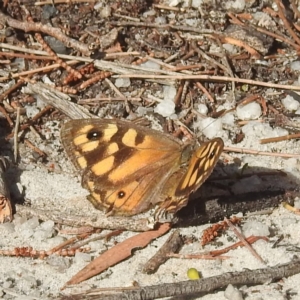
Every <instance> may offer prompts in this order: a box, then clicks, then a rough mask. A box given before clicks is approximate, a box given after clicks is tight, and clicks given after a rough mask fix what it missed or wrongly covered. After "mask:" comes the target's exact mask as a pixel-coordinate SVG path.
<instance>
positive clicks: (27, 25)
mask: <svg viewBox="0 0 300 300" xmlns="http://www.w3.org/2000/svg"><path fill="white" fill-rule="evenodd" d="M0 19H1V22H3V23H7V25H9V26H11V27H13V28H17V29H20V30H23V31H24V32H29V31H33V32H43V33H46V34H48V35H50V36H53V37H55V38H57V39H58V40H60V41H61V42H62V43H64V44H65V45H66V46H67V47H70V48H74V49H77V50H78V51H80V52H81V53H83V54H84V55H86V56H90V55H91V51H90V50H89V48H88V46H87V45H85V44H84V43H81V42H79V41H77V40H74V39H72V38H69V37H67V36H66V35H65V34H64V33H62V31H61V30H60V29H59V28H53V27H50V26H49V25H44V24H42V23H31V22H26V21H22V22H21V21H18V20H15V19H13V18H11V17H9V16H7V15H5V14H4V13H3V12H2V11H0Z"/></svg>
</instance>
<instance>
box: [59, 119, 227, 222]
mask: <svg viewBox="0 0 300 300" xmlns="http://www.w3.org/2000/svg"><path fill="white" fill-rule="evenodd" d="M61 138H62V143H63V146H64V148H65V150H66V152H67V154H68V156H69V157H70V159H71V160H72V162H73V163H74V165H75V166H76V167H77V168H78V169H79V170H80V171H81V174H82V186H83V187H84V188H87V189H88V190H89V191H90V196H89V200H90V201H91V202H92V203H93V205H94V206H95V207H96V208H97V209H101V210H106V212H107V213H109V214H116V215H128V216H129V215H135V214H138V213H141V212H144V211H146V210H148V209H149V208H150V207H153V206H156V205H158V206H159V207H160V209H161V210H163V211H166V212H171V213H175V212H176V211H177V210H179V209H180V208H181V207H183V206H185V205H186V203H187V201H188V197H189V195H190V193H192V192H193V191H195V190H196V189H197V188H198V187H199V186H200V185H201V184H202V183H203V182H204V181H205V179H206V178H207V177H208V176H209V175H210V173H211V171H212V169H213V168H214V166H215V164H216V163H217V160H218V157H219V156H220V154H221V152H222V149H223V141H222V140H221V139H219V138H217V139H214V140H212V141H209V142H207V143H204V144H203V145H201V147H199V148H198V149H197V150H196V151H194V152H192V147H191V145H190V144H184V143H182V142H181V141H180V140H179V139H177V138H174V137H172V136H169V135H167V134H164V133H161V132H158V131H156V130H153V129H149V128H145V127H142V126H139V125H136V124H134V123H132V122H128V121H122V120H110V119H109V120H106V119H80V120H71V121H68V122H67V123H66V124H64V125H63V128H62V133H61Z"/></svg>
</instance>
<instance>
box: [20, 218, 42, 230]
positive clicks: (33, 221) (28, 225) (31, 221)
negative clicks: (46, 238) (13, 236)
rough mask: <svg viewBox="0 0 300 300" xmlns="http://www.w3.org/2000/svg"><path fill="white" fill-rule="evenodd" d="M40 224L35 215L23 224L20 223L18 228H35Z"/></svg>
mask: <svg viewBox="0 0 300 300" xmlns="http://www.w3.org/2000/svg"><path fill="white" fill-rule="evenodd" d="M39 225H40V223H39V219H38V218H37V217H32V218H30V219H29V220H27V221H26V222H24V223H23V224H21V225H20V230H23V229H35V228H37V227H38V226H39Z"/></svg>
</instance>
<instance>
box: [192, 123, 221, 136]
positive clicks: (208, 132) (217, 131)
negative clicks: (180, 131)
mask: <svg viewBox="0 0 300 300" xmlns="http://www.w3.org/2000/svg"><path fill="white" fill-rule="evenodd" d="M198 124H199V125H200V126H199V127H200V128H199V129H200V130H201V131H202V132H203V134H204V135H205V136H206V137H208V138H209V139H212V138H215V137H217V136H222V132H223V129H222V121H221V119H213V118H205V119H203V120H201V121H200V122H199V123H198V122H197V125H198Z"/></svg>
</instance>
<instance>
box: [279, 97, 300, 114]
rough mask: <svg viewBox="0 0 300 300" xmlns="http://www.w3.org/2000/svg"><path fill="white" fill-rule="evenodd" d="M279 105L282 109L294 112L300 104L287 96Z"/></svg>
mask: <svg viewBox="0 0 300 300" xmlns="http://www.w3.org/2000/svg"><path fill="white" fill-rule="evenodd" d="M281 103H282V105H283V106H284V108H285V109H287V110H289V111H296V110H298V109H299V107H300V103H299V102H298V101H297V100H295V99H294V98H293V97H292V96H290V95H287V96H286V97H285V98H283V99H282V100H281Z"/></svg>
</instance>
